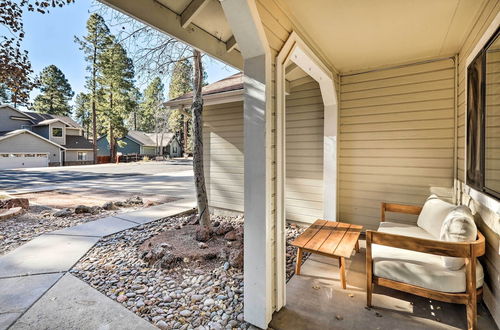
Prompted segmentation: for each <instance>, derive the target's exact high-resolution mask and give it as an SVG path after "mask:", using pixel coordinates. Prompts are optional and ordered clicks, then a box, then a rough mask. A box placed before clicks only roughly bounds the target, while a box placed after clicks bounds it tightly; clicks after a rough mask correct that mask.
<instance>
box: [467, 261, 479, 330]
mask: <svg viewBox="0 0 500 330" xmlns="http://www.w3.org/2000/svg"><path fill="white" fill-rule="evenodd" d="M465 275H466V282H467V283H466V284H467V295H468V296H469V297H468V299H467V305H466V311H467V329H468V330H476V329H477V289H476V257H475V256H474V255H473V256H472V258H467V259H466V261H465Z"/></svg>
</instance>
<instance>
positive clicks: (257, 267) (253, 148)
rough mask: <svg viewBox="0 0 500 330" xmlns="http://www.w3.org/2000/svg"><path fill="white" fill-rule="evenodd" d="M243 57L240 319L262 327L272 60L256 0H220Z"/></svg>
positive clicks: (268, 305) (269, 227)
mask: <svg viewBox="0 0 500 330" xmlns="http://www.w3.org/2000/svg"><path fill="white" fill-rule="evenodd" d="M221 4H222V8H223V9H224V13H225V15H226V18H227V20H228V22H229V25H230V26H231V29H232V30H233V34H234V37H235V39H236V41H237V43H238V48H239V49H240V51H241V53H242V55H243V58H244V77H243V85H244V90H245V94H244V106H243V108H244V111H243V113H244V137H245V138H244V150H245V151H244V153H245V155H244V160H245V175H244V178H245V190H244V192H245V197H244V201H245V225H244V226H245V227H244V228H245V233H244V235H245V242H244V284H245V286H244V314H245V321H247V322H249V323H251V324H253V325H255V326H257V327H259V328H263V329H265V328H267V325H268V323H269V322H270V321H271V318H272V313H273V311H274V303H273V301H274V288H273V278H274V272H275V267H274V264H273V262H272V260H273V258H272V253H273V245H272V243H273V240H272V238H273V237H274V226H273V220H274V219H273V215H272V210H271V206H272V193H271V190H272V185H271V176H272V173H271V171H272V167H271V165H272V164H271V162H272V148H271V120H272V118H271V111H272V104H271V102H272V97H271V90H270V86H271V73H272V72H271V62H270V52H269V49H268V46H267V45H268V44H267V40H266V37H265V33H264V30H263V28H262V24H261V21H260V18H259V15H258V12H257V8H256V5H255V0H221Z"/></svg>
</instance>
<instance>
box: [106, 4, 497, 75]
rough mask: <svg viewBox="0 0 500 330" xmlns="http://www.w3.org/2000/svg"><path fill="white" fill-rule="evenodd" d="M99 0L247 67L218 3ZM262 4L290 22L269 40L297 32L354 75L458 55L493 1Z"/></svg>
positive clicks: (264, 14) (328, 62) (330, 64)
mask: <svg viewBox="0 0 500 330" xmlns="http://www.w3.org/2000/svg"><path fill="white" fill-rule="evenodd" d="M100 1H101V2H103V3H105V4H107V5H109V6H111V7H113V8H115V9H117V10H120V11H122V12H124V13H126V14H128V15H130V16H133V17H135V18H136V19H138V20H140V21H142V22H144V23H145V24H148V25H150V26H152V27H154V28H155V29H157V30H159V31H162V32H164V33H167V34H169V35H171V36H173V37H175V38H177V39H179V40H182V41H184V42H186V43H188V44H190V45H191V46H193V47H195V48H198V49H200V50H201V51H203V52H205V53H207V54H209V55H211V56H213V57H215V58H217V59H219V60H221V61H223V62H225V63H227V64H229V65H231V66H233V67H236V68H238V69H240V70H241V69H243V58H242V55H241V53H240V51H239V49H240V47H242V45H238V43H237V39H235V37H234V36H233V35H232V32H233V31H232V29H231V26H230V24H229V23H228V20H227V18H226V17H225V15H224V10H222V7H221V3H220V2H219V1H217V0H141V1H134V0H100ZM258 3H259V8H262V10H259V14H260V17H262V20H263V21H264V24H266V22H267V23H269V19H267V16H269V15H270V14H271V13H272V12H273V11H279V12H280V14H284V18H283V19H284V20H287V21H288V22H287V24H284V23H283V26H286V28H285V29H283V28H280V29H281V30H282V32H283V34H282V35H278V34H276V35H271V34H272V33H273V32H272V31H270V32H269V31H268V32H266V33H267V34H268V37H269V38H271V39H276V38H280V39H281V40H282V41H283V40H285V39H286V34H290V33H291V32H292V31H295V32H296V33H298V34H299V35H300V36H301V38H303V39H304V40H305V42H307V44H308V45H310V46H311V48H312V49H313V51H314V52H315V53H316V54H317V55H318V56H319V57H320V58H321V59H322V61H324V62H325V64H326V65H327V66H328V67H329V68H331V69H332V70H333V71H336V72H337V73H353V72H364V71H367V70H373V69H379V68H382V67H388V66H394V65H401V64H405V63H416V62H422V61H426V60H431V59H436V58H445V57H450V56H454V55H456V54H458V53H459V51H460V49H461V47H462V46H463V44H464V42H465V39H466V38H467V36H468V34H469V32H470V31H471V30H472V29H473V28H474V24H476V22H477V19H478V17H479V15H480V14H481V12H482V11H484V10H485V8H487V7H486V6H487V5H488V3H489V0H441V1H435V0H421V1H415V0H399V1H394V0H380V1H367V0H365V1H354V2H353V1H345V0H316V1H303V0H274V1H258ZM223 4H224V5H230V3H224V2H223ZM280 14H278V13H277V14H276V15H278V16H276V17H279V15H280ZM271 16H272V14H271ZM278 20H279V19H278ZM235 23H236V24H237V25H235V26H234V28H235V29H237V28H241V24H239V25H238V23H240V22H233V25H234V24H235ZM268 28H269V29H272V27H270V26H268ZM278 28H279V27H278ZM283 38H285V39H283Z"/></svg>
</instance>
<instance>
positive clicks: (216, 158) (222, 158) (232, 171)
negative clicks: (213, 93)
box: [203, 102, 244, 212]
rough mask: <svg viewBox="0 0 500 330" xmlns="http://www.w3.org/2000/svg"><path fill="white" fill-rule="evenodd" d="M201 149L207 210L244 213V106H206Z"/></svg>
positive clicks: (235, 103) (239, 103)
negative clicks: (215, 208)
mask: <svg viewBox="0 0 500 330" xmlns="http://www.w3.org/2000/svg"><path fill="white" fill-rule="evenodd" d="M203 145H204V162H205V179H206V185H207V192H208V202H209V204H210V206H212V207H217V208H223V209H229V210H234V211H239V212H243V200H244V199H243V193H244V178H243V175H244V159H243V102H234V103H226V104H220V105H210V106H205V108H204V109H203Z"/></svg>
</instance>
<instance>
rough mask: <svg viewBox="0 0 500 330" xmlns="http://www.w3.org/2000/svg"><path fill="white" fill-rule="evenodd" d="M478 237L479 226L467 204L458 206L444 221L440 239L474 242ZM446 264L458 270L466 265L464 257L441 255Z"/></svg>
mask: <svg viewBox="0 0 500 330" xmlns="http://www.w3.org/2000/svg"><path fill="white" fill-rule="evenodd" d="M476 237H477V227H476V223H475V222H474V217H473V215H472V213H471V211H470V209H469V208H468V207H467V206H465V205H460V206H457V207H456V208H454V209H453V211H451V212H450V213H449V214H448V216H447V217H446V219H445V220H444V222H443V226H442V227H441V234H440V236H439V239H440V240H441V241H447V242H474V241H475V240H476ZM441 258H442V259H443V262H444V266H445V267H447V268H449V269H451V270H458V269H460V268H462V266H463V265H465V259H464V258H455V257H441Z"/></svg>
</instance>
